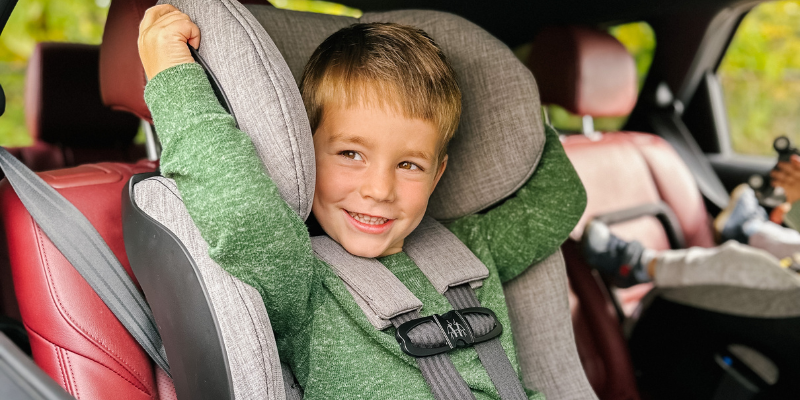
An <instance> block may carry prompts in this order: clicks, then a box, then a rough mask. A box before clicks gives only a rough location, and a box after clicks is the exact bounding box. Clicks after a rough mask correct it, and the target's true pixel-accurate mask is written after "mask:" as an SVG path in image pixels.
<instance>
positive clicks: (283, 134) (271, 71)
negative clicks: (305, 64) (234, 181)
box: [159, 0, 316, 219]
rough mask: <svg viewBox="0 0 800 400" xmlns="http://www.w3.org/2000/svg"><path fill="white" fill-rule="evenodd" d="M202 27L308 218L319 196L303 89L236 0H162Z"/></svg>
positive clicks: (218, 67)
mask: <svg viewBox="0 0 800 400" xmlns="http://www.w3.org/2000/svg"><path fill="white" fill-rule="evenodd" d="M159 3H166V4H171V5H173V6H175V7H177V8H178V9H179V10H181V11H183V12H184V13H186V14H187V15H189V17H190V18H191V19H192V21H194V22H195V23H196V24H197V25H198V26H199V27H200V31H201V32H202V38H201V43H200V47H199V49H198V52H199V53H200V55H201V56H202V57H203V58H204V59H205V61H206V62H207V63H208V65H209V67H210V69H211V70H212V71H213V73H214V75H215V76H216V78H217V80H219V82H220V85H221V86H222V88H223V90H224V91H225V94H226V96H227V98H228V100H229V101H230V104H231V109H232V111H233V114H234V115H235V116H236V120H237V123H238V124H239V128H240V129H241V130H242V131H244V132H245V133H247V134H248V135H250V138H251V139H252V140H253V144H254V145H255V147H256V151H257V152H258V155H259V157H260V158H261V160H262V162H263V163H264V165H265V166H266V169H267V172H268V173H269V176H270V178H272V180H273V181H274V182H275V184H276V185H277V186H278V189H279V191H280V193H281V196H282V197H283V199H284V200H285V201H286V202H287V203H288V204H289V206H291V207H292V209H294V210H295V211H296V212H297V213H298V214H299V215H300V216H301V217H302V218H303V219H305V218H306V217H308V214H309V213H310V212H311V202H312V200H313V196H314V178H315V174H316V168H315V166H314V145H313V143H312V141H311V128H310V125H309V123H308V117H307V115H306V112H305V106H304V105H303V100H302V99H301V98H300V91H299V90H298V88H297V84H296V83H295V81H294V79H293V78H292V74H291V72H290V71H289V67H288V66H287V65H286V62H285V61H284V59H283V57H282V56H281V53H280V52H279V51H278V49H277V48H276V47H275V44H274V43H273V42H272V40H271V39H270V37H269V36H268V35H267V33H266V32H265V31H264V28H263V27H262V26H261V24H260V23H259V22H258V21H257V20H256V19H255V18H254V17H253V15H252V14H250V12H248V10H247V9H246V8H245V7H244V6H242V5H241V4H239V2H238V1H235V0H216V1H195V0H161V1H159Z"/></svg>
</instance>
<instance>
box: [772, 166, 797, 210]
mask: <svg viewBox="0 0 800 400" xmlns="http://www.w3.org/2000/svg"><path fill="white" fill-rule="evenodd" d="M769 175H770V177H771V178H772V186H776V187H778V186H780V187H782V188H783V191H784V192H785V193H786V202H787V203H794V202H795V201H797V200H800V157H798V156H797V155H792V158H791V159H790V160H789V162H780V163H778V169H777V170H774V171H772V172H770V174H769Z"/></svg>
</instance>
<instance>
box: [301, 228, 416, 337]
mask: <svg viewBox="0 0 800 400" xmlns="http://www.w3.org/2000/svg"><path fill="white" fill-rule="evenodd" d="M311 247H312V248H313V249H314V254H315V255H316V256H317V257H319V258H320V259H321V260H323V261H325V262H326V263H328V265H329V266H330V267H331V268H332V269H333V270H334V272H336V275H338V276H339V278H341V279H342V281H343V282H344V284H345V286H346V287H347V290H348V291H349V292H350V294H351V295H352V296H353V299H355V301H356V303H357V304H358V306H359V307H361V310H362V311H364V315H366V316H367V319H368V320H369V322H370V323H371V324H372V326H374V327H375V328H376V329H378V330H384V329H386V328H388V327H389V326H391V325H392V323H391V321H390V320H391V319H392V318H394V317H396V316H398V315H401V314H406V313H409V312H411V311H414V310H416V311H419V310H420V309H422V301H420V300H419V299H418V298H417V297H416V296H414V294H413V293H411V291H410V290H408V288H406V286H405V285H403V283H402V282H400V280H399V279H397V277H396V276H394V274H392V273H391V272H390V271H389V270H388V269H387V268H386V267H384V266H383V264H381V263H380V262H379V261H378V260H376V259H374V258H363V257H357V256H354V255H352V254H350V253H348V252H347V250H345V249H344V247H342V245H340V244H339V243H336V242H335V241H334V240H333V239H331V238H330V237H328V236H316V237H312V238H311Z"/></svg>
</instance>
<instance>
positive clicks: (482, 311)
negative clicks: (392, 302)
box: [395, 307, 503, 357]
mask: <svg viewBox="0 0 800 400" xmlns="http://www.w3.org/2000/svg"><path fill="white" fill-rule="evenodd" d="M470 314H472V315H475V314H477V315H481V316H483V317H490V318H491V320H492V321H493V323H494V324H493V326H492V328H491V329H489V330H488V332H486V333H484V334H476V331H477V332H482V331H486V329H480V328H479V329H474V328H473V326H472V325H471V324H470V323H469V319H468V318H466V316H469V315H470ZM477 315H476V317H477ZM423 324H435V326H436V327H437V328H438V332H439V333H440V334H441V336H442V337H443V339H444V340H442V341H441V342H440V345H438V346H437V345H434V346H430V345H423V344H420V343H414V341H413V340H412V339H411V336H410V335H409V333H410V332H411V331H413V330H414V329H415V328H417V327H419V326H420V325H423ZM476 328H477V327H476ZM502 333H503V325H502V324H501V323H500V321H498V320H497V316H496V315H495V313H494V311H492V310H490V309H488V308H485V307H470V308H462V309H460V310H452V311H448V312H446V313H444V314H442V315H438V314H433V315H431V316H429V317H422V318H417V319H412V320H411V321H407V322H405V323H403V324H401V325H400V326H398V327H397V330H396V331H395V339H397V342H398V343H399V344H400V349H401V350H403V352H404V353H406V354H408V355H410V356H412V357H428V356H433V355H436V354H441V353H446V352H448V351H450V350H453V349H455V348H457V347H470V346H472V345H475V344H477V343H481V342H485V341H488V340H492V339H494V338H496V337H498V336H500V334H502Z"/></svg>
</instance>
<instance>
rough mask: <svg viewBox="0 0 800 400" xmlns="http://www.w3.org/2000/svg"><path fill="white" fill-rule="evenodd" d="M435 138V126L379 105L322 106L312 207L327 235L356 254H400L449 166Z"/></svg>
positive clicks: (316, 133)
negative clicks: (441, 155)
mask: <svg viewBox="0 0 800 400" xmlns="http://www.w3.org/2000/svg"><path fill="white" fill-rule="evenodd" d="M439 138H440V133H439V131H438V129H437V128H436V126H435V125H434V124H433V123H431V122H428V121H423V120H419V119H410V118H406V117H404V116H403V115H401V114H397V113H394V112H393V111H391V110H384V109H383V108H382V107H380V106H353V107H350V108H340V107H326V109H325V115H324V117H323V119H322V122H321V123H320V124H319V126H318V127H317V130H316V132H315V133H314V150H315V153H316V161H317V184H316V190H315V192H314V204H313V206H312V210H313V212H314V215H315V216H316V218H317V221H319V224H320V225H321V226H322V229H324V230H325V233H327V234H328V235H329V236H330V237H331V238H332V239H334V240H336V241H337V242H338V243H339V244H341V245H342V246H343V247H344V248H345V249H346V250H347V251H348V252H350V253H351V254H353V255H356V256H361V257H379V256H386V255H389V254H394V253H397V252H400V251H401V250H402V249H403V240H404V239H405V238H406V236H408V235H409V234H410V233H411V231H413V230H414V228H416V227H417V225H419V222H420V221H421V220H422V217H423V215H424V214H425V209H426V208H427V206H428V198H429V197H430V195H431V193H433V189H434V188H435V187H436V184H437V183H438V182H439V178H441V176H442V173H443V172H444V169H445V166H446V164H447V159H446V157H445V160H443V161H442V162H441V164H439V165H437V159H436V155H437V154H438V152H439Z"/></svg>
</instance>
